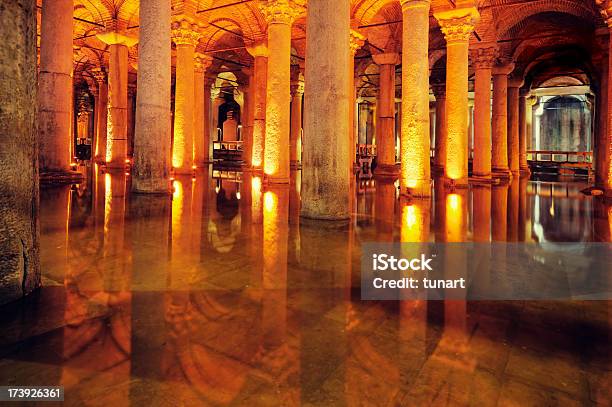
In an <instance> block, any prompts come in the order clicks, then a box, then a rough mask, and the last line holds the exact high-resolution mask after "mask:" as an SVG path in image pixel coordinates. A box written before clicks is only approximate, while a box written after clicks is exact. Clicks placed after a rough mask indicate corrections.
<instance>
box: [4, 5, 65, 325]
mask: <svg viewBox="0 0 612 407" xmlns="http://www.w3.org/2000/svg"><path fill="white" fill-rule="evenodd" d="M47 3H50V6H49V7H48V9H53V8H54V7H53V6H54V5H55V3H51V2H47ZM57 3H65V2H63V1H58V2H57ZM68 3H70V6H71V7H72V1H70V2H68ZM1 8H2V24H1V25H0V34H1V36H2V41H1V42H0V60H1V61H2V63H0V78H2V80H1V81H0V106H2V114H0V128H1V129H2V137H0V158H1V159H0V177H1V178H2V184H1V185H0V211H1V212H2V216H0V253H2V256H0V304H4V303H7V302H10V301H14V300H18V299H20V298H23V296H25V295H27V294H29V293H30V292H31V291H33V290H34V289H36V288H37V287H38V286H40V275H41V273H40V259H39V246H40V243H39V222H38V215H39V214H38V205H39V204H38V202H39V197H38V169H37V165H38V160H37V158H38V157H37V154H38V151H37V142H36V141H37V138H38V134H37V128H36V91H37V89H36V86H35V84H36V62H37V61H36V1H34V0H27V1H19V2H16V1H4V2H2V6H1ZM57 9H58V10H57V11H58V12H59V13H60V14H61V12H62V11H65V9H66V7H64V5H63V4H58V7H57ZM51 13H55V11H51ZM47 17H49V15H47ZM51 17H52V15H51ZM69 18H70V19H71V18H72V14H70V16H69ZM43 19H44V17H43ZM49 23H51V21H48V23H47V25H48V24H49ZM67 23H68V25H69V29H68V31H69V33H70V35H71V33H72V22H71V21H68V22H67ZM43 24H45V23H43ZM63 28H64V27H62V28H61V29H60V31H61V30H62V29H63ZM48 29H49V28H48V27H47V30H48ZM46 32H47V33H48V31H46ZM43 33H45V30H44V29H43ZM49 40H50V41H51V42H54V41H56V40H58V39H55V38H51V39H49ZM60 40H61V38H60ZM70 44H72V40H71V38H70ZM48 47H49V45H47V46H46V48H47V49H48V51H47V53H48V54H50V51H51V50H50V49H49V48H48ZM70 55H72V52H70ZM48 56H50V55H48ZM60 57H61V55H60ZM70 63H72V62H71V60H70ZM47 66H49V65H47ZM60 66H61V64H60ZM46 75H47V77H46V81H47V86H48V87H47V90H50V89H53V85H54V84H57V85H62V84H65V82H68V83H72V81H71V80H70V81H69V79H70V75H69V72H68V75H67V76H66V77H65V78H54V76H56V75H55V74H53V73H52V71H48V72H47V73H46ZM61 75H62V74H59V72H58V75H57V76H61ZM39 79H42V77H41V78H39ZM55 79H58V81H57V82H56V81H55ZM33 84H34V86H33ZM60 89H61V87H60ZM46 96H51V94H47V95H46ZM39 102H41V103H42V102H44V103H47V102H49V100H48V99H47V100H44V99H39ZM39 106H54V105H53V104H52V103H50V104H46V105H45V104H41V105H39ZM54 112H55V111H52V110H49V111H48V116H47V118H46V119H51V118H52V117H54V115H53V113H54ZM60 117H62V118H63V117H64V116H63V115H60ZM39 119H40V118H39ZM48 130H53V132H47V133H41V135H43V134H44V135H45V136H51V135H53V134H56V133H55V131H56V130H59V129H58V128H55V127H53V128H49V129H48ZM63 147H65V148H68V145H67V144H65V145H64V146H63ZM50 151H51V152H52V153H53V149H50ZM53 157H55V158H58V157H59V156H57V155H55V154H51V155H50V157H49V158H53ZM55 158H54V159H55ZM51 162H57V163H58V164H60V163H61V166H60V167H61V169H67V168H68V166H66V167H64V165H63V161H59V160H58V161H53V160H51V161H48V163H51ZM66 164H69V163H66ZM54 215H55V214H54ZM4 312H8V311H4ZM13 316H15V317H16V316H17V314H15V315H13ZM7 317H8V315H7Z"/></svg>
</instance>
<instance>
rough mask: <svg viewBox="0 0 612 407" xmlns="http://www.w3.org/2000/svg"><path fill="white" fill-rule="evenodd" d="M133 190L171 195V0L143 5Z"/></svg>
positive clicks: (158, 0) (160, 0) (141, 6)
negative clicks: (169, 193)
mask: <svg viewBox="0 0 612 407" xmlns="http://www.w3.org/2000/svg"><path fill="white" fill-rule="evenodd" d="M140 33H141V34H142V35H141V36H140V39H141V40H140V45H139V47H138V58H139V62H140V63H139V71H138V82H137V92H136V129H135V132H134V165H133V167H132V190H133V191H137V192H148V193H168V192H169V191H170V153H171V139H170V137H171V117H170V114H171V112H170V92H171V89H170V87H171V80H172V79H171V55H170V52H171V48H170V46H169V44H170V0H155V1H147V2H142V4H141V5H140Z"/></svg>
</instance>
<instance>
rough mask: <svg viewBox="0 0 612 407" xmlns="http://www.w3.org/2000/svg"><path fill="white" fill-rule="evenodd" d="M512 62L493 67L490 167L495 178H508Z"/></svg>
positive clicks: (509, 174)
mask: <svg viewBox="0 0 612 407" xmlns="http://www.w3.org/2000/svg"><path fill="white" fill-rule="evenodd" d="M513 70H514V64H506V65H501V66H495V67H494V68H493V117H492V123H493V124H492V128H493V137H492V158H491V167H492V171H493V176H494V177H495V178H503V179H508V178H510V176H511V173H510V168H509V167H508V74H509V73H510V72H512V71H513Z"/></svg>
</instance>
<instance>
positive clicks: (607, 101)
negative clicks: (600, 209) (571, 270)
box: [596, 0, 612, 197]
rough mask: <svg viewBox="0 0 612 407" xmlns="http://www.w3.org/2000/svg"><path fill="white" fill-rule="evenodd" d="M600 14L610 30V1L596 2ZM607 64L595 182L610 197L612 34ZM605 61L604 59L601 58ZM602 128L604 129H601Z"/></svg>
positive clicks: (611, 164)
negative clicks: (602, 122) (602, 121)
mask: <svg viewBox="0 0 612 407" xmlns="http://www.w3.org/2000/svg"><path fill="white" fill-rule="evenodd" d="M596 3H597V5H598V6H599V8H600V10H601V14H602V16H603V17H604V19H605V20H606V23H607V25H608V30H609V31H610V30H612V0H596ZM609 38H610V40H609V41H608V47H609V48H608V62H607V64H606V66H604V67H603V69H602V71H603V72H602V80H601V82H602V86H601V87H600V92H601V93H605V95H603V97H601V96H600V100H601V101H602V102H604V103H603V104H604V109H603V112H602V114H603V115H604V116H605V119H606V120H605V121H604V123H605V124H606V126H600V134H599V135H598V137H597V145H596V148H597V153H598V154H597V158H598V162H597V163H596V165H597V173H596V182H597V183H598V184H599V185H601V186H602V187H603V188H604V189H605V194H606V196H607V197H612V135H611V133H612V78H611V76H612V34H609ZM603 59H604V61H605V58H603ZM602 127H604V128H602Z"/></svg>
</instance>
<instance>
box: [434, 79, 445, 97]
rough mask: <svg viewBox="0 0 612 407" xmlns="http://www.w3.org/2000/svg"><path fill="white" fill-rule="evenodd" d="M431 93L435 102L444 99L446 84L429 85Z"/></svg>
mask: <svg viewBox="0 0 612 407" xmlns="http://www.w3.org/2000/svg"><path fill="white" fill-rule="evenodd" d="M431 91H432V92H433V94H434V96H435V97H436V100H440V99H446V84H445V83H434V84H432V85H431Z"/></svg>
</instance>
